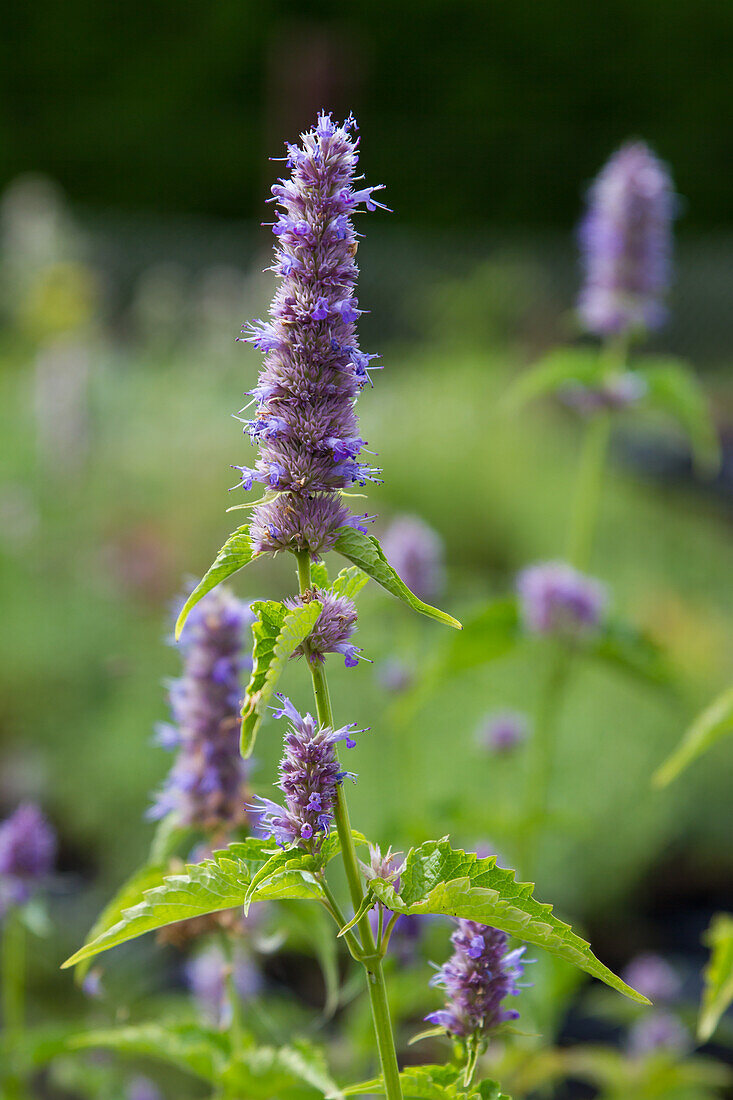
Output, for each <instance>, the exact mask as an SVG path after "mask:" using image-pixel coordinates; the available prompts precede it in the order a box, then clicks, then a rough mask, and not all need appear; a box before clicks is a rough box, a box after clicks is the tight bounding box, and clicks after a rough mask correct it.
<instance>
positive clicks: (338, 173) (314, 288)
mask: <svg viewBox="0 0 733 1100" xmlns="http://www.w3.org/2000/svg"><path fill="white" fill-rule="evenodd" d="M353 128H354V122H353V119H348V120H347V121H346V122H345V123H344V124H343V125H341V126H340V125H338V124H337V123H335V122H334V121H333V120H332V118H331V116H330V115H326V114H321V115H320V116H319V118H318V123H317V125H316V127H315V128H314V129H313V130H310V131H308V132H307V133H305V134H303V135H302V144H301V145H300V146H294V145H289V146H288V147H287V149H288V158H287V160H288V166H289V168H290V169H291V173H290V176H289V177H288V178H285V179H281V180H279V181H278V183H276V184H275V185H274V187H273V188H272V195H273V197H272V200H271V201H272V202H274V203H276V204H277V206H278V207H279V213H278V216H277V219H276V221H275V223H274V225H273V233H274V234H275V238H276V245H275V262H274V264H273V271H274V272H275V274H276V276H277V277H278V278H279V279H280V280H281V281H280V285H279V287H278V289H277V291H276V294H275V298H274V300H273V302H272V305H271V307H270V316H269V319H268V320H266V321H265V320H262V321H260V320H256V321H252V322H250V323H249V324H248V325H246V326H245V327H244V328H243V330H242V337H241V338H242V339H243V340H246V341H248V342H249V343H251V344H253V345H254V346H255V347H257V348H258V350H259V351H261V352H263V354H264V355H265V361H264V364H263V368H262V372H261V374H260V378H259V381H258V384H257V386H256V387H255V389H254V390H252V391H251V392H252V396H253V397H254V399H255V402H256V413H255V416H254V418H253V419H252V420H250V421H249V422H248V423H247V424H245V431H246V432H247V433H248V434H249V435H250V437H251V438H252V439H253V440H254V441H255V442H256V443H257V445H258V446H259V450H260V453H259V458H258V460H257V462H256V463H255V466H254V468H252V469H250V468H249V467H237V469H239V470H240V471H241V473H242V482H241V483H242V485H243V486H244V488H245V489H249V488H251V487H252V485H253V483H254V482H260V483H261V484H262V485H263V486H264V487H265V489H266V490H268V492H269V493H271V494H272V493H276V494H278V495H277V496H276V497H274V499H272V498H271V499H268V500H266V501H263V502H262V503H260V504H259V505H257V507H255V508H254V510H253V513H252V523H251V527H250V537H251V539H252V545H253V547H254V550H255V552H262V551H271V552H277V551H279V550H308V551H309V553H310V554H311V556H312V557H313V558H318V557H319V556H320V555H321V554H323V553H324V552H325V551H327V550H330V549H331V547H332V546H333V544H334V542H335V540H336V532H337V530H338V529H339V527H343V526H345V525H352V526H359V525H360V524H361V523H363V522H364V520H365V519H366V518H367V517H358V518H357V517H356V516H353V515H352V514H351V512H350V511H349V509H348V508H347V507H346V506H345V505H344V504H343V503H342V493H343V491H344V490H347V489H349V488H350V487H351V486H353V485H364V484H365V483H366V482H367V481H378V480H379V471H378V470H377V469H375V468H374V467H372V466H371V465H370V464H368V463H366V462H363V461H361V460H360V457H359V456H360V454H361V452H362V448H363V446H364V441H363V440H362V439H361V438H360V436H359V431H358V421H357V416H356V412H355V408H354V405H355V401H356V398H357V396H358V394H359V391H360V390H361V388H362V387H363V386H364V385H365V384H366V383H367V382H368V381H369V370H370V369H371V368H370V365H369V364H370V360H371V359H372V358H373V356H371V355H366V354H365V353H364V352H362V351H361V350H360V349H359V346H358V342H357V334H356V322H357V320H358V318H359V316H360V314H361V312H362V311H361V310H360V309H359V304H358V301H357V299H356V297H355V294H354V292H355V288H356V279H357V275H358V268H357V265H356V262H355V256H356V249H357V233H356V231H355V230H354V226H353V224H352V215H353V214H354V213H357V212H360V211H363V210H364V209H366V210H374V209H375V208H376V207H377V206H381V204H380V203H378V202H377V201H376V200H375V199H374V197H373V192H374V191H375V190H377V188H375V187H363V188H360V189H359V190H354V181H355V178H356V168H357V162H358V154H357V144H358V142H357V140H356V139H355V138H354V137H353V135H352V133H351V131H352V129H353Z"/></svg>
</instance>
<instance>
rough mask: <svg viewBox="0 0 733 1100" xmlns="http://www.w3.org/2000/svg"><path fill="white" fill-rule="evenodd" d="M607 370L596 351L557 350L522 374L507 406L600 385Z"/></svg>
mask: <svg viewBox="0 0 733 1100" xmlns="http://www.w3.org/2000/svg"><path fill="white" fill-rule="evenodd" d="M606 370H607V363H605V362H604V359H603V356H602V355H601V353H600V350H599V349H597V348H558V349H557V350H556V351H552V352H550V354H549V355H546V356H545V358H544V359H541V360H540V362H539V363H536V364H535V366H533V367H531V368H530V369H529V370H528V371H525V372H524V374H522V376H521V378H519V379H518V381H517V382H515V383H514V385H513V386H512V387H511V389H510V390H509V392H508V393H507V395H506V397H505V398H504V404H505V405H506V406H508V407H509V408H512V409H515V408H519V407H520V406H521V405H524V404H525V403H526V402H527V401H532V400H534V399H535V398H537V397H544V396H545V395H546V394H550V393H555V392H556V391H557V390H560V389H564V388H565V387H567V386H572V385H573V384H576V385H581V386H593V385H598V384H599V383H600V382H601V381H602V379H603V375H604V373H605V372H606Z"/></svg>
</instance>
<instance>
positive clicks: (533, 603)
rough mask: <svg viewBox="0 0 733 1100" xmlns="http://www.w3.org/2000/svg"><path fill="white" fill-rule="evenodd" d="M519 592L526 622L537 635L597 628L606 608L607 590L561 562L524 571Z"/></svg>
mask: <svg viewBox="0 0 733 1100" xmlns="http://www.w3.org/2000/svg"><path fill="white" fill-rule="evenodd" d="M517 591H518V593H519V602H520V605H521V614H522V619H523V620H524V624H525V626H526V627H527V629H528V630H529V631H531V632H532V633H533V634H555V635H558V636H560V637H563V638H566V639H575V638H579V637H583V636H586V635H588V634H591V633H593V631H594V630H597V629H598V627H599V625H600V623H601V620H602V618H603V614H604V612H605V610H606V603H607V594H606V589H605V588H604V586H603V585H602V584H600V583H599V582H598V581H596V580H594V579H593V578H592V577H586V576H585V575H584V574H583V573H579V572H578V570H577V569H573V567H572V566H571V565H568V564H567V563H566V562H561V561H550V562H542V563H540V564H539V565H531V566H530V567H529V568H528V569H525V570H523V571H522V572H521V573H520V574H519V577H518V578H517Z"/></svg>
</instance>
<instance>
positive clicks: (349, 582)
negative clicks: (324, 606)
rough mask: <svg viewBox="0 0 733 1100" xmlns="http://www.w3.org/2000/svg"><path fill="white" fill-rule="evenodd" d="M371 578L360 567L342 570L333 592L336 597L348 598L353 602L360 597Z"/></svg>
mask: <svg viewBox="0 0 733 1100" xmlns="http://www.w3.org/2000/svg"><path fill="white" fill-rule="evenodd" d="M368 580H369V577H368V576H367V574H366V573H365V572H364V570H363V569H359V567H358V565H349V566H347V567H346V569H342V570H341V572H340V573H339V575H338V576H337V577H336V580H335V581H334V582H333V584H332V585H331V591H332V592H333V594H334V595H335V596H346V597H347V598H348V599H350V600H353V599H355V598H356V596H358V595H359V593H360V592H361V590H362V588H363V587H364V585H365V584H366V583H367V582H368Z"/></svg>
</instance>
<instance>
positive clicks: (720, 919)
mask: <svg viewBox="0 0 733 1100" xmlns="http://www.w3.org/2000/svg"><path fill="white" fill-rule="evenodd" d="M703 942H704V943H705V944H706V945H707V946H708V947H709V948H710V961H709V962H708V965H707V966H706V967H705V971H704V974H703V979H704V982H705V986H704V989H703V994H702V1005H701V1006H700V1019H699V1021H698V1026H697V1036H698V1039H699V1040H700V1042H701V1043H707V1041H708V1039H710V1038H711V1037H712V1035H713V1032H714V1031H715V1029H716V1027H717V1026H718V1021H719V1020H720V1017H721V1016H722V1015H723V1013H724V1012H725V1010H726V1009H727V1008H728V1006H729V1005H730V1004H731V1002H733V917H732V916H731V915H730V914H729V913H718V914H717V916H715V917H713V919H712V921H711V923H710V927H709V928H708V930H707V932H706V933H705V935H704V937H703Z"/></svg>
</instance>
